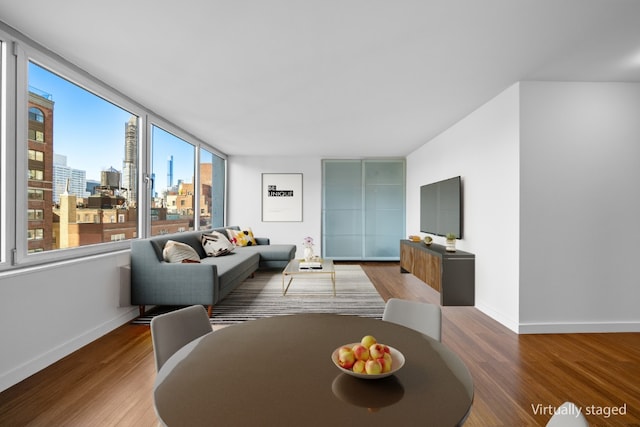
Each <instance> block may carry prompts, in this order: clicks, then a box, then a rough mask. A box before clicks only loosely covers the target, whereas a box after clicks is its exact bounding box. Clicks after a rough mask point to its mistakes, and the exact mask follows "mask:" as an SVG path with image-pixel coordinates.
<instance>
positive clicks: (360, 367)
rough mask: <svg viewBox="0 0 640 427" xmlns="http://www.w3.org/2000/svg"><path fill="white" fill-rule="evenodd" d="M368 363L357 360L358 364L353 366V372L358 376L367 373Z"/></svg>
mask: <svg viewBox="0 0 640 427" xmlns="http://www.w3.org/2000/svg"><path fill="white" fill-rule="evenodd" d="M366 364H367V362H366V361H364V360H356V363H354V364H353V369H352V370H353V372H355V373H356V374H364V373H366V370H365V366H366Z"/></svg>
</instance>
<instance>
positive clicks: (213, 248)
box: [200, 231, 235, 256]
mask: <svg viewBox="0 0 640 427" xmlns="http://www.w3.org/2000/svg"><path fill="white" fill-rule="evenodd" d="M200 240H201V242H202V248H203V249H204V251H205V253H206V254H207V256H222V255H227V254H228V253H230V252H231V251H233V249H234V248H235V246H234V245H233V243H231V242H230V241H229V239H227V236H225V235H224V234H222V233H220V232H217V231H211V232H209V233H202V237H201V238H200Z"/></svg>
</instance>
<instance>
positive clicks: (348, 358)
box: [338, 346, 356, 369]
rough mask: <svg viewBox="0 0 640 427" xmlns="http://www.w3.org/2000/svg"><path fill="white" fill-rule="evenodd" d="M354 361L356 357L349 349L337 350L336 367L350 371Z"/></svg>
mask: <svg viewBox="0 0 640 427" xmlns="http://www.w3.org/2000/svg"><path fill="white" fill-rule="evenodd" d="M355 361H356V356H355V355H354V354H353V350H351V347H347V346H344V347H340V348H339V349H338V365H340V367H342V368H344V369H351V367H352V366H353V364H354V363H355Z"/></svg>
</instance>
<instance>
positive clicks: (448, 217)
mask: <svg viewBox="0 0 640 427" xmlns="http://www.w3.org/2000/svg"><path fill="white" fill-rule="evenodd" d="M420 231H421V232H423V233H428V234H435V235H436V236H446V235H447V234H449V233H453V234H455V235H456V237H457V238H458V239H462V180H461V178H460V177H459V176H456V177H454V178H449V179H445V180H443V181H438V182H434V183H431V184H426V185H423V186H421V187H420Z"/></svg>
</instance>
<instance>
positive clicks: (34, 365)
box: [0, 251, 138, 391]
mask: <svg viewBox="0 0 640 427" xmlns="http://www.w3.org/2000/svg"><path fill="white" fill-rule="evenodd" d="M126 265H129V253H128V252H126V251H124V252H119V253H114V254H109V255H102V256H96V257H91V258H84V259H82V260H79V261H70V262H62V263H58V264H55V265H49V266H46V267H35V268H29V269H25V270H20V271H13V272H9V273H2V274H0V337H2V350H1V351H0V391H2V390H5V389H6V388H8V387H10V386H11V385H13V384H15V383H17V382H19V381H22V380H23V379H25V378H27V377H28V376H30V375H32V374H34V373H36V372H38V371H39V370H41V369H43V368H45V367H46V366H48V365H50V364H52V363H54V362H56V361H57V360H59V359H60V358H62V357H64V356H66V355H67V354H69V353H71V352H73V351H75V350H77V349H79V348H80V347H82V346H84V345H86V344H88V343H90V342H91V341H93V340H95V339H97V338H99V337H100V336H102V335H104V334H105V333H107V332H109V331H110V330H112V329H114V328H116V327H118V326H120V325H122V324H124V323H126V322H127V321H129V320H131V319H133V318H134V317H135V316H136V315H137V313H138V309H137V308H133V307H130V306H128V307H124V308H119V307H118V306H119V304H120V296H121V290H120V267H121V266H126ZM123 292H124V293H125V294H127V293H128V292H129V289H128V288H127V287H126V283H125V286H124V289H123ZM125 299H126V298H125Z"/></svg>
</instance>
